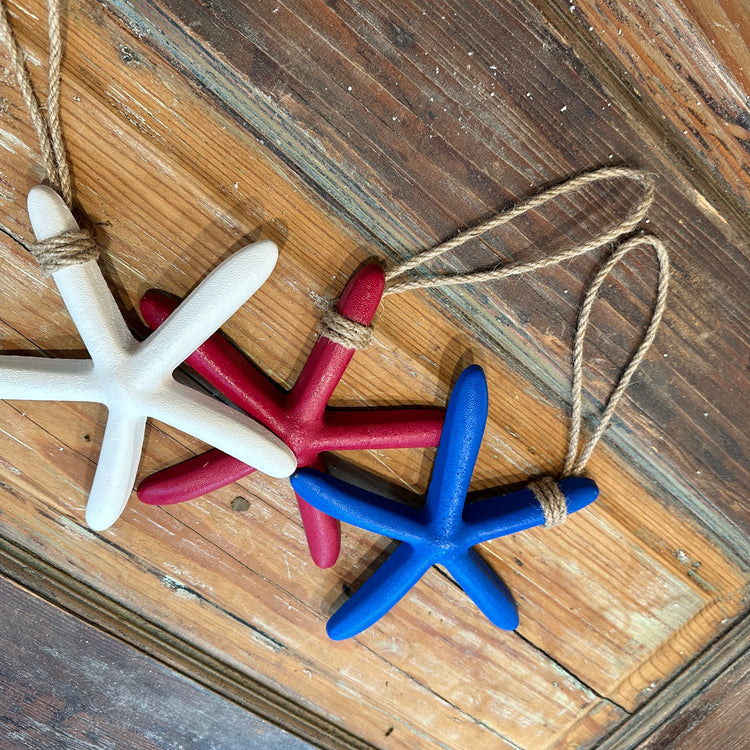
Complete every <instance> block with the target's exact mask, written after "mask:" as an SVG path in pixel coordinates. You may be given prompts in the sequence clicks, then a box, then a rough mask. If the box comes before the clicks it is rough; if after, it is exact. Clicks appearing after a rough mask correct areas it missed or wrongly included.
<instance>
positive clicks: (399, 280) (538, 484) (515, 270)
mask: <svg viewBox="0 0 750 750" xmlns="http://www.w3.org/2000/svg"><path fill="white" fill-rule="evenodd" d="M617 179H626V180H631V181H634V182H636V183H637V184H639V185H640V186H641V187H642V188H643V195H642V197H641V199H640V201H638V203H636V205H635V206H634V207H633V208H632V209H631V210H630V212H629V213H628V215H627V216H626V217H625V218H624V219H623V220H622V221H620V222H619V223H617V224H616V225H615V226H613V227H612V228H610V229H607V230H605V231H602V232H600V233H599V234H598V235H597V236H596V237H594V238H593V239H591V240H589V241H588V242H585V243H583V244H581V245H576V246H574V247H572V248H569V249H567V250H561V251H559V252H557V253H554V254H553V255H549V256H547V257H542V258H539V259H537V260H533V261H529V262H526V263H515V264H511V265H506V266H499V267H494V268H488V269H484V270H475V271H469V272H467V273H458V274H447V275H443V276H432V277H424V278H420V279H410V280H403V276H404V275H405V274H406V273H407V272H408V271H411V270H413V269H415V268H417V267H418V266H421V265H423V264H425V263H427V262H429V261H430V260H433V259H434V258H437V257H438V256H441V255H443V254H445V253H447V252H449V251H451V250H455V249H456V248H458V247H459V246H461V245H463V244H464V243H466V242H468V241H470V240H473V239H476V238H479V237H481V236H482V235H484V234H486V233H487V232H491V231H493V230H496V229H499V228H500V227H502V226H503V225H505V224H507V223H509V222H511V221H513V219H516V218H518V217H519V216H522V215H523V214H526V213H529V212H531V211H535V210H536V209H538V208H540V207H541V206H542V205H544V204H545V203H548V202H550V201H553V200H555V199H556V198H560V197H561V196H567V195H570V194H572V193H574V192H576V191H578V190H581V189H583V188H585V187H587V186H589V185H592V184H593V183H596V182H602V181H611V180H617ZM653 199H654V180H653V177H652V176H651V175H650V174H649V173H647V172H643V171H640V170H636V169H630V168H628V167H606V168H603V169H599V170H595V171H593V172H586V173H583V174H580V175H578V176H576V177H573V178H571V179H569V180H567V181H565V182H562V183H560V184H558V185H555V186H554V187H552V188H550V189H548V190H545V191H543V192H541V193H539V194H537V195H534V196H532V197H531V198H528V199H526V200H525V201H522V202H520V203H518V204H516V205H514V206H512V207H511V208H509V209H508V210H506V211H503V212H502V213H499V214H497V215H495V216H493V217H491V218H490V219H488V220H486V221H483V222H481V223H479V224H477V225H476V226H474V227H471V228H469V229H467V230H464V231H462V232H459V233H458V234H456V235H455V236H453V237H451V238H450V239H448V240H446V241H445V242H442V243H440V244H438V245H436V246H435V247H432V248H430V249H428V250H425V251H423V252H421V253H418V254H417V255H415V256H414V257H412V258H410V259H408V260H405V261H403V262H402V263H399V264H398V265H396V266H394V267H393V268H391V269H390V270H388V271H387V272H386V276H385V278H386V289H385V292H384V293H383V296H384V297H385V296H389V295H393V294H402V293H403V292H408V291H412V290H417V289H430V288H440V287H448V286H457V285H462V284H479V283H482V282H488V281H498V280H500V279H504V278H507V277H509V276H518V275H520V274H524V273H531V272H532V271H537V270H540V269H542V268H549V267H550V266H554V265H557V264H558V263H562V262H564V261H566V260H571V259H573V258H576V257H578V256H579V255H583V254H584V253H588V252H590V251H592V250H595V249H596V248H600V247H603V246H604V245H609V244H611V243H614V242H616V241H617V240H618V239H619V238H620V237H622V236H624V235H627V234H629V233H630V232H632V231H633V230H634V229H635V228H636V227H637V226H638V225H639V224H640V222H641V221H642V220H643V219H644V217H645V216H646V213H647V212H648V209H649V208H650V207H651V204H652V202H653ZM641 246H648V247H651V248H652V249H653V251H654V253H655V255H656V258H657V261H658V266H659V273H658V281H657V292H656V301H655V303H654V306H653V308H652V311H651V318H650V320H649V323H648V325H647V327H646V331H645V333H644V336H643V339H642V340H641V342H640V344H639V345H638V348H637V349H636V351H635V353H634V354H633V356H632V357H631V359H630V361H629V362H628V364H627V365H626V367H625V369H624V370H623V372H622V375H621V376H620V379H619V381H618V383H617V385H616V386H615V388H614V390H613V391H612V393H611V394H610V397H609V399H608V400H607V402H606V405H605V407H604V410H603V412H602V416H601V418H600V420H599V423H598V425H597V426H596V428H595V429H594V431H593V433H592V434H591V436H590V438H589V440H588V442H587V444H586V446H585V447H584V449H583V450H582V451H580V455H579V442H580V435H581V419H582V401H583V345H584V342H585V339H586V330H587V328H588V325H589V321H590V319H591V309H592V307H593V305H594V301H595V300H596V297H597V295H598V293H599V290H600V288H601V286H602V284H603V283H604V280H605V279H606V278H607V276H609V274H610V273H611V271H612V269H613V268H614V266H615V265H617V263H619V262H620V261H621V260H622V259H623V257H624V256H625V255H627V254H628V253H629V252H630V251H631V250H634V249H635V248H637V247H641ZM669 276H670V271H669V255H668V253H667V249H666V247H665V246H664V243H663V242H662V241H661V240H659V239H658V238H657V237H655V236H653V235H648V234H643V235H638V236H635V237H631V238H630V239H628V240H627V241H626V242H623V243H622V244H621V245H619V246H617V247H616V248H615V250H614V251H613V252H612V253H611V254H610V256H609V258H608V259H607V260H606V262H605V263H604V264H603V265H602V266H601V268H600V269H599V271H598V273H597V274H596V276H595V277H594V280H593V281H592V282H591V285H590V286H589V288H588V289H587V291H586V294H585V296H584V300H583V303H582V305H581V310H580V312H579V315H578V323H577V327H576V334H575V340H574V344H573V357H572V360H573V376H572V388H571V390H572V398H571V421H570V430H569V433H568V448H567V452H566V456H565V462H564V465H563V469H562V474H561V475H560V477H559V478H560V479H561V478H563V477H566V476H576V475H580V474H582V473H583V470H584V468H585V466H586V464H587V462H588V460H589V458H590V457H591V454H592V453H593V451H594V448H595V447H596V444H597V443H598V442H599V440H600V438H601V437H602V435H603V434H604V431H605V430H606V429H607V426H608V425H609V423H610V421H611V420H612V416H613V414H614V412H615V410H616V408H617V405H618V404H619V402H620V400H621V398H622V395H623V393H624V392H625V389H626V388H627V387H628V384H629V383H630V381H631V379H632V377H633V374H634V373H635V371H636V370H637V369H638V366H639V365H640V364H641V362H642V361H643V359H644V357H645V356H646V353H647V352H648V349H649V347H650V346H651V344H652V343H653V341H654V338H655V337H656V332H657V330H658V328H659V324H660V322H661V319H662V317H663V315H664V310H665V308H666V304H667V289H668V286H669ZM321 332H322V333H324V335H326V336H327V337H329V338H331V339H332V340H334V341H337V342H338V343H340V344H343V345H345V346H349V347H353V348H364V347H365V346H367V345H368V344H369V343H370V341H371V338H372V327H371V326H364V325H362V324H359V323H355V322H353V321H350V320H348V319H347V318H345V317H344V316H343V315H341V314H340V313H338V312H337V311H336V310H335V308H334V307H333V306H332V307H331V309H329V310H328V311H327V312H326V314H325V315H324V316H323V319H322V329H321ZM527 486H528V488H529V489H531V490H532V492H533V493H534V495H535V497H536V499H537V500H538V502H539V504H540V505H541V506H542V510H543V511H544V518H545V524H544V525H545V526H548V527H549V526H557V525H559V524H561V523H563V522H564V521H565V518H566V516H567V503H566V500H565V495H564V494H563V493H562V492H561V491H560V488H559V487H558V485H557V479H556V478H554V477H551V476H543V477H540V478H539V479H536V480H534V481H532V482H530V483H529V484H528V485H527Z"/></svg>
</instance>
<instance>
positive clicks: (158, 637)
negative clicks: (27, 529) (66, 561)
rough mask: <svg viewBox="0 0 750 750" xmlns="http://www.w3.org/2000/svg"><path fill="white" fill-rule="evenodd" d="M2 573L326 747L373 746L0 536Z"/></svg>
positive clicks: (356, 749)
mask: <svg viewBox="0 0 750 750" xmlns="http://www.w3.org/2000/svg"><path fill="white" fill-rule="evenodd" d="M0 574H2V575H4V576H6V577H7V578H9V579H11V580H12V581H15V582H16V583H17V584H19V585H20V586H22V587H24V588H26V589H28V590H30V591H32V592H33V593H34V594H36V595H37V596H39V597H41V598H42V599H46V600H47V601H50V602H51V603H52V604H54V605H55V606H58V607H60V608H61V609H63V610H64V611H66V612H69V613H70V614H72V615H74V616H76V617H78V618H79V619H81V620H83V621H84V622H87V623H89V624H90V625H92V626H94V627H96V628H98V629H99V630H102V631H103V632H105V633H107V634H109V635H111V636H113V637H115V638H118V639H119V640H121V641H124V642H125V643H127V644H128V645H129V646H132V647H133V648H135V649H137V650H139V651H142V652H143V653H145V654H147V655H148V656H150V657H152V658H154V659H156V660H157V661H159V662H161V663H162V664H164V665H166V666H168V667H170V668H171V669H174V670H176V671H177V672H179V673H181V674H183V675H185V676H186V677H188V678H190V679H191V680H195V681H196V682H198V683H199V684H201V685H203V686H204V687H206V688H207V689H209V690H212V691H213V692H215V693H217V694H219V695H221V696H223V697H224V698H226V699H227V700H230V701H232V702H234V703H236V704H238V705H240V706H242V707H243V708H245V709H246V710H249V711H252V712H254V713H256V714H258V715H259V716H261V717H262V718H264V719H266V720H268V721H269V722H271V723H273V724H276V725H277V726H280V727H282V728H283V729H285V730H287V731H289V732H291V733H292V734H296V735H297V736H299V737H301V738H303V739H305V740H306V741H308V742H310V743H312V744H315V745H317V746H319V747H321V748H332V749H335V750H374V746H373V745H371V744H370V743H368V742H365V741H364V740H362V739H360V738H358V737H356V736H355V735H353V734H351V733H349V732H347V731H346V730H344V729H342V728H340V727H338V726H337V725H335V724H333V723H331V722H329V721H328V720H326V719H324V718H323V717H321V716H318V715H317V714H315V713H313V712H312V711H310V710H309V709H306V708H304V707H302V706H300V705H299V704H297V703H294V702H292V701H290V700H288V699H287V698H285V697H283V696H282V695H280V694H279V693H277V692H275V691H274V690H273V689H271V688H268V687H267V686H264V685H262V684H261V683H259V682H257V681H256V680H253V679H252V678H251V677H249V676H248V675H246V674H242V673H240V672H239V671H238V670H236V669H233V668H232V667H229V666H227V665H224V664H221V663H220V662H217V660H216V659H215V658H214V657H212V656H211V655H209V654H207V653H205V652H203V651H201V650H200V649H198V648H196V647H195V646H193V645H191V644H189V643H188V642H187V641H185V640H184V639H182V638H180V637H179V636H176V635H174V634H173V633H171V632H168V631H166V630H165V629H164V628H162V627H161V626H159V625H156V624H155V623H152V622H149V621H148V620H146V619H145V618H143V617H141V616H140V615H137V614H135V613H134V612H132V611H131V610H129V609H126V608H125V607H123V606H122V605H120V604H118V603H117V602H115V601H114V600H112V599H110V598H109V597H107V596H105V595H103V594H101V593H99V592H98V591H96V590H95V589H93V588H91V587H90V586H88V585H87V584H85V583H82V582H81V581H78V580H76V579H74V578H73V577H72V576H70V575H69V574H67V573H65V572H64V571H62V570H60V569H58V568H56V567H55V566H53V565H51V564H50V563H47V562H44V561H42V560H40V559H39V558H38V557H36V556H34V555H33V554H30V553H28V552H26V551H25V550H24V549H23V548H22V547H20V546H18V545H16V544H15V543H14V542H13V541H11V540H8V539H6V538H4V537H0Z"/></svg>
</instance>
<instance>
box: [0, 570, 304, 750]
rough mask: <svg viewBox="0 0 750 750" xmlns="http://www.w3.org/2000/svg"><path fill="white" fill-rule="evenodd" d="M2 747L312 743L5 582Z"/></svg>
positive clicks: (1, 591) (151, 749)
mask: <svg viewBox="0 0 750 750" xmlns="http://www.w3.org/2000/svg"><path fill="white" fill-rule="evenodd" d="M0 600H2V604H3V617H2V618H1V619H0V640H1V641H2V644H3V648H2V653H1V654H0V685H2V691H3V702H2V707H0V728H1V729H0V734H1V736H2V737H1V738H0V746H1V747H5V748H19V747H33V748H35V749H36V750H43V749H44V748H62V747H65V748H70V750H78V749H79V748H80V749H81V750H83V748H98V747H109V748H133V750H136V749H137V750H140V749H142V750H156V748H163V749H164V750H166V749H167V748H180V747H185V746H187V745H190V746H192V747H196V746H201V747H203V746H205V747H222V748H238V749H239V748H263V749H264V750H266V749H270V748H278V749H279V750H280V749H281V748H284V749H285V750H286V748H295V749H296V750H302V749H303V748H309V747H312V746H311V745H309V744H308V743H306V742H304V741H302V740H300V739H298V738H297V737H295V736H293V735H291V734H289V733H288V732H286V731H284V730H282V729H279V728H278V727H275V726H273V725H272V724H269V723H268V722H266V721H264V720H262V719H259V718H258V717H255V716H253V715H252V714H250V713H249V712H247V711H244V710H243V709H241V708H240V707H239V706H236V705H234V704H233V703H230V702H229V701H226V700H224V699H221V698H219V697H218V696H217V695H215V694H213V693H211V692H209V691H208V690H206V689H205V688H202V687H200V686H198V685H196V684H195V683H194V682H191V681H189V680H187V679H186V678H185V677H183V676H181V675H179V674H177V673H175V672H173V671H172V670H169V669H167V668H166V667H163V666H162V665H160V664H158V663H157V662H155V661H154V660H153V659H150V658H149V657H147V656H145V655H144V654H142V653H139V652H138V651H135V650H134V649H131V648H128V647H127V646H125V645H124V644H123V643H121V642H120V641H118V640H116V639H114V638H112V637H111V636H107V635H104V634H103V633H101V632H100V631H99V630H97V629H96V628H94V627H92V626H91V625H88V624H86V623H84V622H82V621H80V620H77V619H75V618H74V617H71V616H70V615H69V614H67V613H65V612H63V611H61V610H60V609H58V608H57V607H54V606H52V605H51V604H49V603H47V602H44V601H42V600H41V599H38V598H37V597H35V596H32V595H31V594H30V593H28V592H27V591H24V590H23V589H21V588H19V587H17V586H14V585H13V584H11V583H10V582H8V581H7V580H6V579H0Z"/></svg>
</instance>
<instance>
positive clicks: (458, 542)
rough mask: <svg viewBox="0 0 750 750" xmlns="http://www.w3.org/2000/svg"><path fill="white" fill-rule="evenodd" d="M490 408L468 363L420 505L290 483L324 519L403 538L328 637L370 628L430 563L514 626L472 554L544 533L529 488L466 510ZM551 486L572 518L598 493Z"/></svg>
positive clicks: (323, 477)
mask: <svg viewBox="0 0 750 750" xmlns="http://www.w3.org/2000/svg"><path fill="white" fill-rule="evenodd" d="M487 405H488V396H487V381H486V379H485V376H484V372H483V371H482V369H481V367H479V366H477V365H472V366H471V367H468V368H466V369H465V370H464V371H463V372H462V373H461V375H460V377H459V378H458V381H457V382H456V385H455V387H454V388H453V393H452V394H451V398H450V401H449V403H448V410H447V413H446V417H445V425H444V427H443V432H442V436H441V439H440V444H439V446H438V450H437V456H436V458H435V467H434V469H433V473H432V479H431V480H430V486H429V488H428V490H427V498H426V501H425V505H424V508H414V507H411V506H408V505H404V504H402V503H399V502H396V501H393V500H390V499H388V498H385V497H382V496H381V495H377V494H375V493H372V492H368V491H366V490H363V489H360V488H358V487H355V486H354V485H351V484H347V483H346V482H342V481H341V480H338V479H335V478H333V477H331V476H329V475H327V474H324V473H322V472H320V471H316V470H314V469H300V470H298V471H297V472H296V473H295V474H294V475H293V476H292V478H291V482H292V486H293V487H294V490H295V492H297V493H298V494H299V495H300V496H301V497H303V498H304V499H305V500H306V501H307V502H308V503H310V504H311V505H313V506H315V507H316V508H318V509H319V510H322V511H323V512H324V513H327V514H329V515H332V516H334V517H336V518H338V519H340V520H342V521H345V522H347V523H350V524H352V525H354V526H358V527H360V528H362V529H366V530H368V531H373V532H375V533H377V534H383V535H384V536H389V537H391V538H393V539H398V540H400V541H401V544H400V545H399V546H398V547H397V549H396V550H395V552H393V554H391V555H390V557H388V559H387V560H386V561H385V562H384V563H383V564H382V565H381V566H380V567H379V568H378V569H377V570H376V571H375V573H373V575H372V576H371V577H370V578H369V580H368V581H367V582H366V583H365V584H364V585H363V586H362V587H361V588H360V589H359V590H358V591H357V592H356V593H355V594H354V595H353V596H352V597H351V599H349V601H347V602H346V603H345V604H344V605H343V606H341V607H340V608H339V609H338V610H337V611H336V613H335V614H334V615H333V616H332V617H331V619H330V620H329V621H328V625H327V631H328V635H329V636H330V637H331V638H332V639H334V640H342V639H344V638H350V637H352V636H354V635H357V634H358V633H361V632H362V631H363V630H365V629H366V628H368V627H369V626H370V625H373V624H374V623H375V622H377V621H378V620H379V619H380V618H381V617H382V616H383V615H384V614H386V612H388V611H389V610H390V609H391V607H393V606H394V605H395V604H396V603H397V602H398V601H399V600H400V599H401V598H402V597H404V596H405V595H406V593H407V592H408V591H409V590H410V589H411V588H412V586H414V585H415V584H416V583H417V581H419V579H420V578H421V577H422V576H423V575H424V574H425V573H426V572H427V570H429V568H430V567H431V566H432V565H435V564H436V563H437V564H440V565H442V566H443V567H445V568H446V569H447V570H448V572H449V573H450V574H451V575H452V576H453V578H454V579H455V581H456V583H458V585H459V586H461V588H462V589H463V590H464V592H465V593H466V595H467V596H468V597H469V598H470V599H472V601H473V602H474V603H475V604H476V605H477V607H479V609H480V610H481V611H482V612H483V613H484V614H485V615H486V616H487V617H488V618H489V620H490V621H491V622H492V623H493V624H495V625H497V626H498V627H500V628H503V629H505V630H515V628H516V627H518V611H517V609H516V605H515V603H514V601H513V597H512V596H511V594H510V592H509V591H508V588H507V587H506V586H505V584H504V583H503V581H502V580H501V579H500V577H499V576H498V575H497V574H496V573H495V572H494V571H493V570H492V569H491V568H490V566H489V565H487V563H486V562H484V560H482V558H481V557H480V556H479V553H478V552H477V551H476V549H475V548H474V547H475V545H477V544H481V543H482V542H487V541H489V540H491V539H496V538H497V537H500V536H505V535H506V534H514V533H516V532H518V531H523V530H524V529H529V528H532V527H533V526H541V525H542V524H544V523H545V514H544V511H543V509H542V506H541V505H540V503H539V501H538V500H537V498H536V496H535V494H534V492H533V491H532V490H531V489H524V490H520V491H518V492H510V493H507V494H505V495H496V496H494V497H490V498H487V499H485V500H480V501H477V502H475V503H471V504H469V505H466V504H465V501H466V493H467V491H468V489H469V482H470V481H471V475H472V472H473V470H474V465H475V463H476V459H477V454H478V453H479V447H480V445H481V442H482V435H483V434H484V428H485V424H486V422H487ZM557 486H558V488H559V489H560V491H561V492H562V493H563V495H564V496H565V501H566V505H567V512H568V513H572V512H573V511H576V510H580V509H581V508H583V507H585V506H586V505H588V504H589V503H591V502H593V501H594V500H595V499H596V497H597V495H598V494H599V490H598V488H597V486H596V484H595V483H594V482H593V480H591V479H587V478H584V477H569V478H567V479H562V480H561V481H560V482H558V483H557Z"/></svg>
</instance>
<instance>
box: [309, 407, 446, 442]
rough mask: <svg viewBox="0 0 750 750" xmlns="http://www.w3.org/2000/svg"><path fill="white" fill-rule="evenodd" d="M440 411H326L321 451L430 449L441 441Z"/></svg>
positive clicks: (441, 418) (443, 414) (441, 417)
mask: <svg viewBox="0 0 750 750" xmlns="http://www.w3.org/2000/svg"><path fill="white" fill-rule="evenodd" d="M444 418H445V412H444V411H443V410H442V409H378V410H367V409H356V410H354V409H352V410H348V409H342V410H328V411H326V414H325V418H324V419H325V426H324V428H323V431H322V432H321V435H320V450H330V451H335V450H367V449H381V448H429V447H432V446H435V445H437V444H438V442H439V441H440V433H441V431H442V429H443V419H444Z"/></svg>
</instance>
